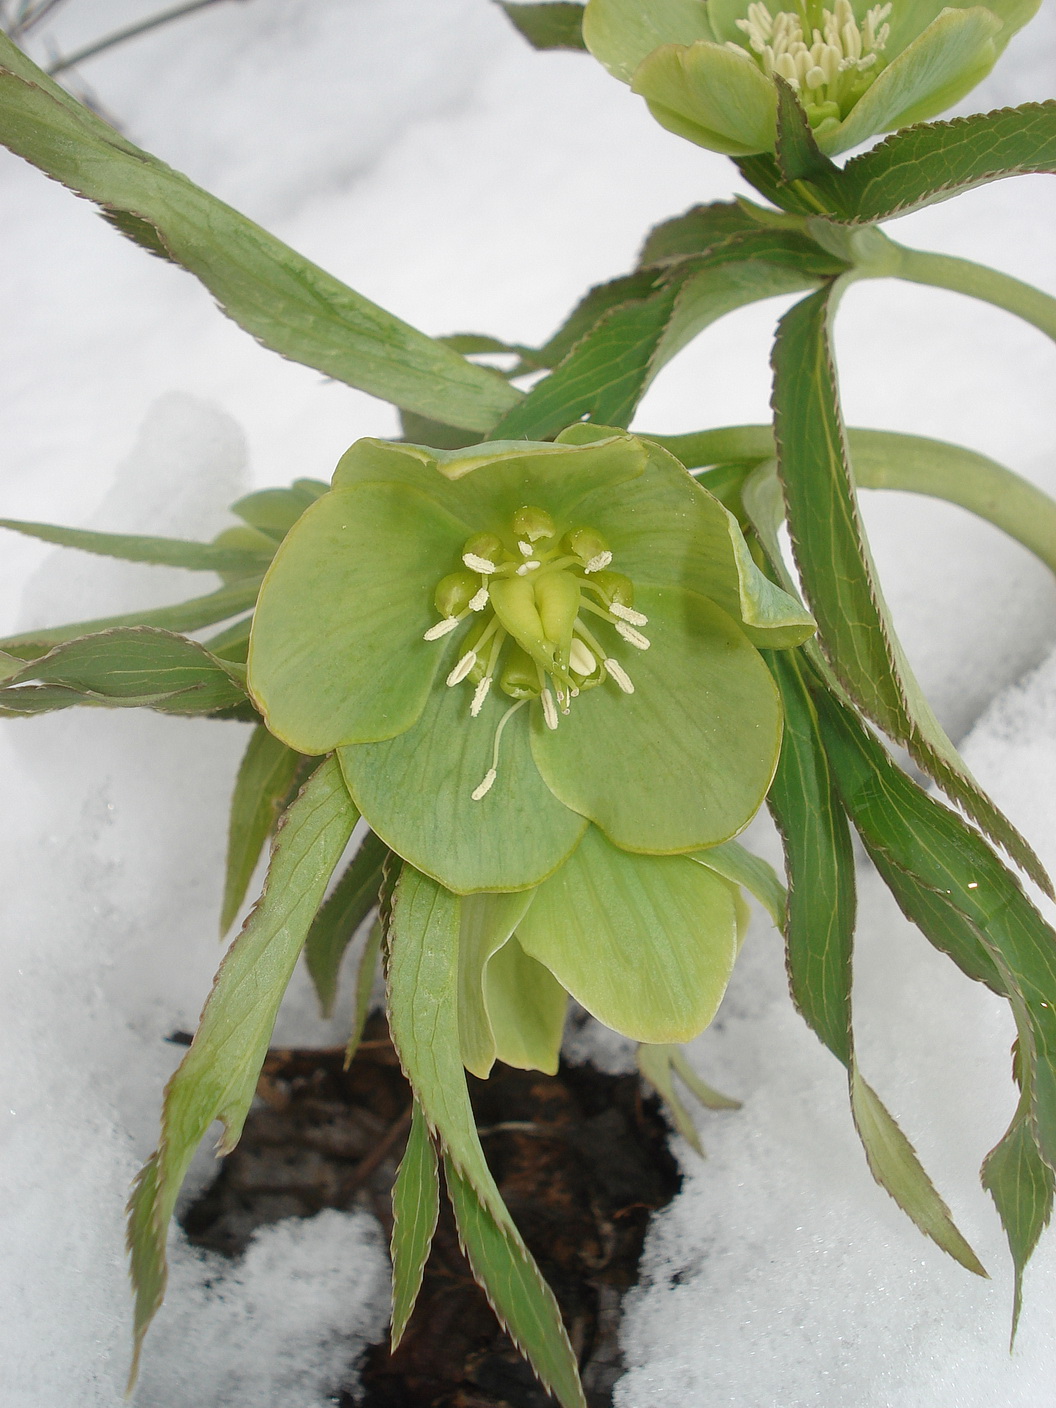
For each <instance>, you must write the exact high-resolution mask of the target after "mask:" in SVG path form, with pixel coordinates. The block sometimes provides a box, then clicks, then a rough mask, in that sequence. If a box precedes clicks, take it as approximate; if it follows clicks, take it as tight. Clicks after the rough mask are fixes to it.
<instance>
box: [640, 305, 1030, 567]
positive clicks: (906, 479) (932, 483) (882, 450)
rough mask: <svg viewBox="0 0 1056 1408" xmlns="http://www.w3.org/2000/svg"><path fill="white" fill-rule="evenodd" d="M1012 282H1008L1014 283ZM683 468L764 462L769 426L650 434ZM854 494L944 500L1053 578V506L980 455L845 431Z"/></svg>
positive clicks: (889, 434)
mask: <svg viewBox="0 0 1056 1408" xmlns="http://www.w3.org/2000/svg"><path fill="white" fill-rule="evenodd" d="M1013 282H1014V281H1013ZM643 438H646V439H649V440H654V441H656V442H657V443H658V444H661V445H663V446H664V448H665V449H667V450H670V451H671V453H672V454H674V455H676V456H677V457H678V458H679V459H680V460H681V461H682V463H683V464H684V465H686V466H687V467H688V468H701V467H703V466H706V465H713V464H722V463H728V462H731V461H734V460H739V461H741V462H745V463H759V464H761V463H763V462H764V461H765V460H767V459H770V458H772V457H773V455H774V439H773V432H772V430H771V428H770V426H768V425H736V426H724V427H722V428H721V429H718V430H704V431H699V432H697V433H696V434H693V435H648V436H644V437H643ZM847 440H848V445H849V448H850V452H851V458H852V460H853V462H854V478H855V482H856V484H857V485H858V487H859V488H860V489H901V490H903V491H905V492H907V493H911V494H928V495H930V496H931V497H932V498H937V499H946V500H947V501H948V502H949V503H953V504H958V505H959V506H960V507H961V508H965V509H967V510H968V511H969V512H970V513H974V514H976V515H978V517H980V518H985V519H986V520H987V522H989V523H992V524H993V525H994V526H995V527H996V528H1000V529H1001V530H1002V532H1004V533H1007V534H1008V535H1009V537H1012V538H1015V539H1016V541H1017V542H1019V543H1022V544H1023V546H1024V547H1025V548H1028V549H1029V550H1030V551H1031V552H1032V553H1034V555H1035V556H1036V557H1038V558H1040V559H1041V561H1042V562H1044V563H1045V565H1046V567H1048V568H1049V569H1050V570H1051V571H1052V572H1054V573H1056V500H1053V499H1051V498H1050V497H1049V495H1048V494H1046V493H1044V492H1043V490H1041V489H1039V488H1037V487H1036V485H1034V484H1031V483H1030V481H1029V480H1027V479H1024V478H1022V476H1021V475H1018V474H1015V473H1014V472H1013V471H1012V470H1010V469H1005V468H1004V466H1003V465H1000V464H998V463H997V462H996V461H995V460H991V459H988V458H987V456H986V455H980V454H977V453H976V452H975V451H974V450H966V449H964V448H962V447H961V446H960V445H950V444H948V443H947V442H946V441H944V440H927V439H924V438H923V437H921V436H917V435H898V434H896V433H894V432H893V431H888V430H848V432H847Z"/></svg>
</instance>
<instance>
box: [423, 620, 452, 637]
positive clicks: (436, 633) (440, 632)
mask: <svg viewBox="0 0 1056 1408" xmlns="http://www.w3.org/2000/svg"><path fill="white" fill-rule="evenodd" d="M457 626H458V617H457V616H445V617H444V619H443V620H442V621H437V623H436V625H435V626H430V627H429V629H428V630H427V631H426V633H425V635H424V636H423V637H422V639H423V640H439V639H440V637H441V636H447V635H450V634H451V632H452V631H453V630H455V628H456V627H457Z"/></svg>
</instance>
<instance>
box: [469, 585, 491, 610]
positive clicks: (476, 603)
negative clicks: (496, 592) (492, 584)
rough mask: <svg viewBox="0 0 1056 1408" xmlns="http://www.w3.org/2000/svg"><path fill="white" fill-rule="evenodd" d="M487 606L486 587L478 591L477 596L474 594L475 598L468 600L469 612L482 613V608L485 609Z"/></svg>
mask: <svg viewBox="0 0 1056 1408" xmlns="http://www.w3.org/2000/svg"><path fill="white" fill-rule="evenodd" d="M487 604H488V589H487V587H481V589H480V591H479V592H477V594H476V595H475V596H471V597H470V599H469V609H470V611H483V610H484V608H485V606H487Z"/></svg>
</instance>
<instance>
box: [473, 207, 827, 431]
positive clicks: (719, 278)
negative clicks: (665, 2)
mask: <svg viewBox="0 0 1056 1408" xmlns="http://www.w3.org/2000/svg"><path fill="white" fill-rule="evenodd" d="M844 267H845V266H844V265H843V264H842V263H840V261H838V260H836V259H835V258H834V257H833V256H832V255H831V254H828V253H827V252H826V251H824V250H822V249H821V248H820V246H818V245H816V244H815V243H814V242H813V241H812V240H809V239H807V238H805V237H804V236H802V235H799V234H796V233H795V232H789V231H783V230H767V229H761V228H759V227H758V226H754V227H753V228H752V229H751V230H746V231H744V232H743V233H741V234H738V235H733V236H730V237H729V238H727V239H726V240H724V241H723V242H722V243H721V244H718V245H716V246H715V247H714V248H713V249H711V250H710V251H709V252H707V253H705V254H702V255H699V256H695V257H692V258H689V259H685V260H681V261H678V262H677V263H675V264H673V265H671V266H670V268H668V270H667V272H666V273H665V274H664V275H663V276H662V277H658V275H657V271H656V270H655V269H651V270H650V269H645V270H641V271H639V272H638V273H636V274H631V275H628V276H626V278H625V279H622V280H617V281H615V282H614V283H613V284H610V285H602V286H601V287H600V288H598V289H594V290H592V291H591V294H590V295H588V298H587V299H586V300H584V302H583V303H582V304H581V305H580V306H579V307H578V308H577V309H576V310H575V312H574V314H573V317H572V319H570V320H569V324H568V325H567V326H568V327H569V329H570V330H575V331H579V330H580V329H582V335H581V336H580V338H579V340H578V341H576V342H574V343H573V345H572V346H571V347H570V348H569V350H568V351H567V352H566V354H565V356H564V358H563V360H562V361H561V362H559V363H558V364H557V366H556V367H555V369H554V371H553V372H552V373H551V374H550V376H548V377H545V378H544V379H543V380H542V381H540V382H538V383H537V384H536V385H535V386H534V387H533V388H532V390H531V391H530V392H529V393H528V395H527V396H526V397H525V399H524V400H523V401H522V402H521V403H520V404H519V405H517V406H515V407H514V408H513V409H512V410H511V411H510V412H509V413H508V414H507V415H506V416H504V417H503V419H502V420H501V421H500V422H499V423H498V424H497V425H496V426H495V428H494V430H493V431H492V435H493V436H494V438H496V439H520V438H522V437H523V438H528V439H545V438H546V437H547V436H550V435H553V434H554V433H555V432H556V431H558V430H561V429H562V428H563V427H565V426H567V425H571V424H573V422H575V421H578V420H582V419H583V418H584V417H585V416H589V417H590V418H591V419H592V420H593V421H595V422H597V423H599V424H603V425H610V426H616V427H622V426H626V425H628V424H629V423H630V420H631V417H632V416H633V414H634V411H635V408H636V407H637V405H638V402H639V400H640V399H641V397H642V395H643V394H644V392H645V390H646V388H647V387H648V385H649V383H650V381H651V380H652V378H653V377H654V376H655V375H656V373H657V372H658V371H659V370H660V368H661V366H663V365H664V364H665V363H666V362H667V361H669V360H670V359H671V358H672V357H673V356H674V355H675V354H676V352H678V351H679V350H680V349H681V348H682V347H684V346H685V345H686V343H687V342H689V341H690V340H691V339H692V338H694V337H695V336H697V334H698V333H700V332H701V331H702V330H703V329H704V328H705V327H708V326H709V325H710V324H711V323H713V322H715V321H716V319H718V318H720V317H722V316H723V315H724V314H726V313H729V312H731V311H732V310H733V309H735V308H740V307H743V306H744V305H745V304H748V303H753V302H756V301H758V300H759V299H763V298H772V297H775V296H777V295H778V294H783V293H795V292H798V291H800V290H802V289H804V288H813V287H815V286H816V285H817V283H818V282H819V280H820V279H822V278H824V277H826V276H831V275H832V274H834V273H838V272H839V271H840V270H841V269H842V268H844ZM615 299H619V300H620V301H618V302H614V301H612V300H615ZM591 316H593V317H594V318H595V321H594V322H593V323H592V324H590V323H589V322H588V319H589V318H590V317H591ZM567 340H568V333H567V332H566V331H565V330H564V329H563V330H562V331H561V332H560V333H559V334H558V335H557V337H556V338H555V339H553V340H552V341H553V343H555V344H556V345H557V347H558V348H560V347H562V346H564V345H565V343H567ZM553 353H554V348H553V346H551V345H548V346H547V347H546V348H544V349H542V351H541V353H540V355H541V356H543V357H545V358H546V359H547V360H550V359H551V358H552V356H553Z"/></svg>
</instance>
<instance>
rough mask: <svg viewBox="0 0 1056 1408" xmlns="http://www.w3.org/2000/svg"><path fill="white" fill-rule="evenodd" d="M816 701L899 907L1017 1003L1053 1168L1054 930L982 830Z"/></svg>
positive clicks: (853, 723) (840, 714)
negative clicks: (982, 960)
mask: <svg viewBox="0 0 1056 1408" xmlns="http://www.w3.org/2000/svg"><path fill="white" fill-rule="evenodd" d="M817 697H818V700H819V710H820V712H821V721H822V725H823V728H824V737H825V747H826V751H827V753H828V756H829V758H830V759H831V761H832V765H833V770H834V773H835V775H836V780H837V784H838V786H839V789H840V793H841V796H842V797H843V800H844V803H845V805H846V807H847V809H848V811H849V812H850V814H851V816H852V818H853V820H854V824H855V826H856V827H857V828H858V831H859V834H860V835H861V837H862V840H863V841H864V842H865V844H866V847H867V848H868V850H869V852H870V854H871V855H872V856H873V857H874V859H875V860H876V862H877V864H878V865H882V866H883V867H885V879H887V882H888V884H889V885H890V886H891V889H892V892H893V893H894V896H895V898H896V900H897V901H898V903H899V905H900V906H901V908H902V909H903V911H904V912H905V913H906V915H907V916H908V917H909V918H910V919H912V920H913V922H914V923H916V924H918V925H919V926H920V927H921V929H922V930H923V932H924V933H925V934H926V935H927V937H928V938H929V939H931V940H932V942H933V943H935V944H936V946H937V947H939V948H940V949H942V950H943V951H945V952H948V953H950V954H951V956H953V957H955V958H956V959H957V961H958V963H959V966H960V967H961V968H963V969H964V970H965V971H966V972H968V973H970V974H971V973H972V969H973V967H977V966H978V964H979V957H978V948H979V946H982V948H983V949H984V950H985V952H986V953H987V954H988V955H989V958H990V959H991V961H992V969H991V971H994V970H996V978H995V980H994V982H993V983H992V985H999V990H1000V989H1004V990H1005V991H1007V992H1008V994H1009V998H1010V1000H1012V999H1013V998H1014V999H1015V1003H1014V1008H1015V1005H1016V1004H1019V1003H1021V1004H1022V1011H1023V1013H1024V1014H1025V1018H1026V1021H1027V1023H1028V1030H1027V1031H1026V1033H1025V1036H1026V1039H1027V1040H1026V1044H1024V1036H1023V1034H1021V1042H1020V1044H1021V1048H1022V1050H1021V1059H1023V1060H1025V1061H1027V1062H1028V1063H1032V1065H1033V1069H1032V1071H1031V1079H1030V1084H1031V1120H1032V1125H1033V1130H1034V1135H1035V1138H1036V1139H1037V1142H1038V1147H1039V1149H1040V1151H1041V1154H1042V1157H1043V1158H1044V1159H1045V1161H1046V1163H1048V1165H1049V1166H1050V1168H1053V1167H1056V932H1054V931H1053V929H1052V928H1051V927H1050V926H1049V925H1048V924H1047V923H1046V922H1045V920H1044V919H1043V918H1042V916H1041V915H1040V914H1039V913H1038V911H1037V910H1036V909H1035V907H1034V906H1033V905H1032V904H1031V902H1030V900H1029V899H1028V898H1027V896H1026V895H1025V894H1024V892H1023V890H1022V888H1021V887H1020V885H1019V883H1018V881H1017V880H1016V878H1015V876H1014V875H1013V874H1012V873H1011V871H1009V870H1008V869H1007V868H1006V867H1005V866H1004V865H1003V864H1002V863H1001V861H1000V860H999V859H998V857H997V856H996V855H995V853H994V852H993V851H992V850H991V849H990V847H989V846H988V845H987V843H986V841H985V840H984V839H983V837H982V836H980V835H979V834H978V833H977V832H976V831H974V830H972V828H971V827H969V826H967V825H966V824H965V823H964V822H963V821H962V820H961V818H960V817H959V816H957V814H956V813H955V812H952V811H950V810H949V809H948V808H947V807H945V806H943V805H942V803H940V802H937V801H936V800H935V799H934V798H932V797H929V796H928V795H927V793H926V792H924V791H923V790H922V789H921V788H920V787H918V786H917V784H916V783H915V782H913V780H912V779H911V778H909V777H907V776H906V774H905V773H903V772H902V771H901V769H900V768H898V767H897V766H896V765H895V764H894V763H893V762H892V760H891V759H890V758H889V757H888V755H887V753H886V752H885V751H884V749H883V747H882V746H881V744H880V742H879V741H878V740H877V739H876V738H874V737H873V736H872V734H870V733H869V731H868V730H867V729H865V728H863V727H862V725H861V724H860V723H858V721H857V720H856V719H855V718H854V717H853V715H852V714H851V713H850V711H849V710H847V709H845V708H843V707H842V706H840V705H839V704H837V702H836V701H835V700H834V699H833V698H832V697H831V696H830V695H828V694H827V693H826V694H822V693H819V695H818V696H817ZM924 894H926V895H928V896H929V897H930V899H931V903H930V904H929V905H928V906H923V905H921V904H920V897H921V895H924Z"/></svg>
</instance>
